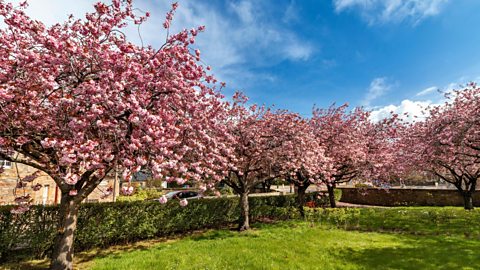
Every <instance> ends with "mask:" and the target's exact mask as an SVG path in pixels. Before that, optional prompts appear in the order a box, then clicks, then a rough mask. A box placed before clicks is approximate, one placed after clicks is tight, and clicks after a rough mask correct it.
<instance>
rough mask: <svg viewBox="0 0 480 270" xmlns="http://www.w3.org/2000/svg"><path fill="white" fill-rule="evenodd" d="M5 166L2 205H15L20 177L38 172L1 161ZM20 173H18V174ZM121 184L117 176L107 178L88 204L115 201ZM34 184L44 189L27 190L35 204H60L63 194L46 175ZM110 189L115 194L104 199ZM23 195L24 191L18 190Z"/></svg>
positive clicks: (1, 180)
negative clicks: (109, 188) (116, 178)
mask: <svg viewBox="0 0 480 270" xmlns="http://www.w3.org/2000/svg"><path fill="white" fill-rule="evenodd" d="M2 165H3V169H4V171H3V173H0V205H7V204H14V199H15V194H14V192H15V186H16V185H17V179H18V177H25V176H27V175H29V174H32V173H34V172H35V171H36V169H35V168H32V167H30V166H27V165H24V164H20V163H12V162H10V161H6V160H1V159H0V166H2ZM17 172H18V173H17ZM119 182H120V181H115V175H113V174H112V175H109V176H107V177H106V178H105V179H104V180H103V181H102V183H100V185H99V186H98V187H97V188H96V189H95V190H94V191H93V192H92V193H91V194H90V195H89V196H88V198H87V199H86V200H85V201H86V202H109V201H115V199H116V198H118V195H119ZM33 183H34V184H37V183H38V184H41V185H42V188H41V189H40V190H38V191H33V190H32V189H31V187H30V186H31V183H29V184H28V186H27V187H26V188H25V190H26V191H27V192H28V193H30V195H31V196H32V198H33V204H43V205H47V204H56V203H58V202H60V196H61V192H60V190H59V189H58V188H57V185H56V184H55V181H53V179H52V178H51V177H50V176H48V175H47V174H45V173H43V172H42V173H41V174H40V176H39V177H38V178H36V179H35V180H34V181H33ZM108 187H112V188H113V190H114V191H115V192H113V193H112V194H111V195H109V196H107V197H106V198H102V195H103V194H104V193H103V192H104V191H106V190H107V188H108ZM17 192H20V194H19V195H22V192H23V191H22V189H19V190H17Z"/></svg>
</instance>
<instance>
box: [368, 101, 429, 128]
mask: <svg viewBox="0 0 480 270" xmlns="http://www.w3.org/2000/svg"><path fill="white" fill-rule="evenodd" d="M430 105H433V103H432V102H431V101H413V100H409V99H406V100H403V101H402V102H401V103H400V104H399V105H393V104H391V105H388V106H385V107H381V108H378V109H376V110H372V112H371V115H370V119H371V120H372V121H374V122H378V121H380V120H382V119H384V118H388V117H390V116H391V114H392V113H395V114H398V115H399V116H400V118H402V119H404V120H406V121H415V120H421V119H423V118H424V117H425V115H424V110H425V108H426V107H428V106H430Z"/></svg>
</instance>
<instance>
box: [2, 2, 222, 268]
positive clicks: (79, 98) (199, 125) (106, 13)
mask: <svg viewBox="0 0 480 270" xmlns="http://www.w3.org/2000/svg"><path fill="white" fill-rule="evenodd" d="M26 5H27V4H26V3H22V4H20V6H19V7H18V8H16V7H13V5H12V4H10V3H5V2H4V1H0V15H1V16H3V18H4V23H5V26H4V27H3V28H2V29H1V30H0V159H5V160H8V161H12V162H17V163H22V164H26V165H29V166H32V167H34V168H36V169H38V170H39V171H43V172H45V173H47V174H48V175H50V176H51V177H52V178H53V180H54V181H55V183H56V184H57V185H58V187H59V188H60V191H61V202H60V212H59V215H60V216H59V223H58V230H57V235H56V239H55V243H54V248H53V254H52V261H51V266H50V268H51V269H73V265H72V261H73V242H74V235H75V229H76V223H77V213H78V208H79V204H80V203H81V202H82V201H83V200H84V199H85V198H87V196H88V195H89V194H90V193H91V192H92V191H93V190H94V189H95V188H96V187H97V186H98V185H99V183H100V182H101V181H102V180H103V179H104V177H105V176H106V175H107V174H108V173H109V172H110V171H111V170H112V169H113V168H115V167H117V166H119V167H120V168H121V169H122V170H123V178H125V179H129V178H130V177H131V176H132V174H133V173H134V172H137V171H139V170H140V168H141V167H146V168H149V169H150V170H151V171H152V173H153V174H154V175H155V176H156V177H165V178H166V179H168V180H169V181H177V182H179V183H182V182H184V181H186V180H188V181H202V180H203V179H205V180H207V181H211V182H214V181H217V180H220V179H222V177H223V175H222V170H223V169H224V168H225V166H226V164H225V163H226V161H227V160H226V158H225V157H224V156H225V153H224V152H223V151H224V150H225V149H224V148H223V147H221V145H218V144H217V143H216V140H215V138H216V134H223V133H225V130H224V126H223V125H219V123H221V122H222V121H224V120H225V119H224V117H225V113H224V109H225V104H224V103H223V102H222V101H221V96H220V94H219V93H218V92H217V91H216V90H215V88H212V87H211V86H212V84H213V83H215V82H216V80H215V79H214V78H213V77H212V76H211V75H208V74H207V73H206V70H205V69H204V67H203V66H202V65H200V64H199V60H200V56H199V54H200V53H199V51H196V52H195V53H192V51H191V48H190V45H191V44H193V43H194V39H195V36H196V35H197V33H198V32H200V31H202V30H203V29H204V27H199V28H196V29H191V30H184V31H182V32H180V33H178V34H174V35H170V36H169V37H168V38H167V41H166V43H165V44H163V45H162V46H161V48H160V49H154V48H153V47H150V46H148V47H139V46H136V45H134V44H133V43H131V42H129V41H127V39H126V37H125V35H124V34H123V33H122V32H121V29H122V28H124V27H125V26H126V24H127V22H130V21H131V22H133V23H135V24H141V23H142V22H143V21H145V20H146V18H147V17H148V16H149V14H148V13H146V14H144V15H143V16H137V15H135V14H134V8H133V7H132V3H131V0H124V1H120V0H113V1H112V3H111V4H110V5H107V4H104V3H101V2H100V3H97V4H95V12H93V13H88V14H86V17H85V19H83V20H82V19H78V20H77V19H74V18H73V17H72V16H70V18H69V19H68V20H67V21H66V22H65V23H63V24H55V25H53V26H51V27H46V26H45V25H44V24H43V23H41V22H39V21H36V20H32V19H30V18H29V17H28V16H27V15H26V14H25V13H24V8H25V7H26ZM176 8H177V4H173V8H172V10H171V11H170V12H169V13H168V14H167V19H166V21H165V23H164V26H165V28H168V27H169V25H170V22H171V20H172V17H173V13H174V11H175V9H176ZM35 177H36V175H35V174H33V175H31V176H28V177H25V178H24V179H22V181H21V182H20V185H21V186H23V185H26V183H27V182H31V181H33V180H34V179H35ZM30 200H31V199H30V197H29V195H25V196H20V197H18V198H17V199H16V201H17V202H18V203H19V206H18V207H16V208H15V209H14V212H17V213H21V212H23V211H26V210H28V204H29V201H30Z"/></svg>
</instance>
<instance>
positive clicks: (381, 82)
mask: <svg viewBox="0 0 480 270" xmlns="http://www.w3.org/2000/svg"><path fill="white" fill-rule="evenodd" d="M391 88H392V85H391V84H389V83H388V81H387V78H386V77H380V78H375V79H373V80H372V82H371V83H370V87H369V88H368V92H367V94H366V95H365V97H364V98H363V101H362V105H363V106H366V107H369V106H370V105H371V103H372V101H374V100H375V99H377V98H379V97H381V96H383V95H384V94H385V93H386V92H388V91H389V90H390V89H391Z"/></svg>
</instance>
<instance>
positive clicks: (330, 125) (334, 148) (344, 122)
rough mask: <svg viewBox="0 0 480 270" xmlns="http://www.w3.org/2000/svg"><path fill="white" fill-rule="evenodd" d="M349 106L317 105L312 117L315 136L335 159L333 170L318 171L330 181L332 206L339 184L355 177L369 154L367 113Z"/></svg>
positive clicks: (333, 160) (331, 158)
mask: <svg viewBox="0 0 480 270" xmlns="http://www.w3.org/2000/svg"><path fill="white" fill-rule="evenodd" d="M347 109H348V105H343V106H339V107H335V106H333V105H332V106H330V107H329V108H328V109H320V108H316V109H314V111H313V116H312V121H311V124H312V126H313V128H314V129H315V136H316V139H317V140H318V141H319V143H320V145H322V146H323V147H324V151H325V156H327V157H328V158H330V160H331V162H332V171H331V173H330V174H322V175H319V178H320V179H321V181H323V182H324V183H325V184H326V185H327V189H328V194H329V199H330V205H331V207H335V206H336V203H335V198H334V189H335V187H336V185H337V184H339V183H344V182H348V181H350V180H352V179H353V178H354V177H356V176H357V175H358V173H359V170H360V169H359V168H360V166H361V165H362V164H364V163H365V161H366V158H367V156H366V141H365V140H364V139H365V136H364V134H365V130H366V127H365V123H367V122H368V114H367V113H366V112H365V111H363V110H361V109H359V108H357V109H355V110H353V111H352V112H347Z"/></svg>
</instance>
